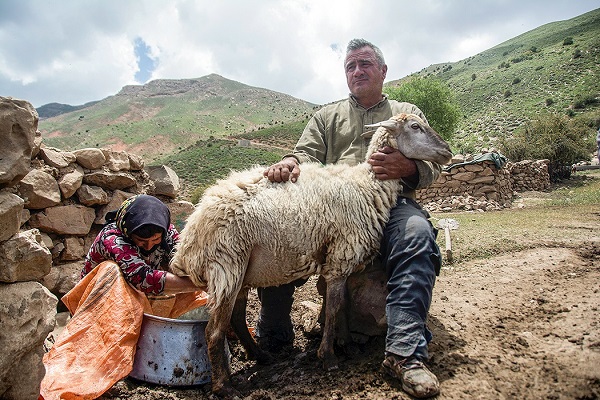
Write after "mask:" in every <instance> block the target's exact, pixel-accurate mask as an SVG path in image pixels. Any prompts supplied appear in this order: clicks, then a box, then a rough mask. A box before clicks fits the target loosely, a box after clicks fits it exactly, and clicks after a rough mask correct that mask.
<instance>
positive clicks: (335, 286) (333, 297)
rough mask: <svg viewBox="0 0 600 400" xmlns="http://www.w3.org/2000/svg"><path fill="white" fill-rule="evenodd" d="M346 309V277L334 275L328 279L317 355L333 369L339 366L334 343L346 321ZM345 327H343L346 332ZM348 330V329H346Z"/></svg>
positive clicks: (329, 369) (327, 366)
mask: <svg viewBox="0 0 600 400" xmlns="http://www.w3.org/2000/svg"><path fill="white" fill-rule="evenodd" d="M345 310H346V277H345V276H340V277H334V278H332V279H329V280H327V289H326V292H325V326H324V327H323V338H322V339H321V345H320V346H319V350H318V351H317V356H318V357H319V358H320V359H321V360H322V361H323V368H324V369H325V370H327V371H331V370H334V369H337V368H338V360H337V357H336V356H335V351H334V344H335V340H336V331H337V330H338V329H337V328H338V327H339V326H340V323H341V324H342V325H343V324H344V323H345V322H346V321H345V318H344V315H343V313H345ZM344 330H345V329H341V332H340V333H342V334H344V332H343V331H344ZM346 331H347V330H346Z"/></svg>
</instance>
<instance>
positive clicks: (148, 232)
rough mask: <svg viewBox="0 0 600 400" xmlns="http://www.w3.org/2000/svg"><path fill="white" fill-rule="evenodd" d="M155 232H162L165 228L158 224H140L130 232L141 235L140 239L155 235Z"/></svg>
mask: <svg viewBox="0 0 600 400" xmlns="http://www.w3.org/2000/svg"><path fill="white" fill-rule="evenodd" d="M157 233H160V234H164V233H165V230H164V229H163V228H161V227H160V226H158V225H151V224H147V225H142V226H140V227H139V228H137V229H136V230H135V231H133V232H131V234H132V235H135V236H138V237H141V238H142V239H148V238H149V237H152V236H154V235H156V234H157Z"/></svg>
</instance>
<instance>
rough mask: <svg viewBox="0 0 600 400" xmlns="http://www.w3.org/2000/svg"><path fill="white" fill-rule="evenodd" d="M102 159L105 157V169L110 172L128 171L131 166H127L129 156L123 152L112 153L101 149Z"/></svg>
mask: <svg viewBox="0 0 600 400" xmlns="http://www.w3.org/2000/svg"><path fill="white" fill-rule="evenodd" d="M102 152H103V153H104V157H106V164H105V165H106V167H108V169H109V170H110V171H113V172H118V171H129V170H130V169H131V165H130V164H129V155H127V153H126V152H123V151H112V150H107V149H103V150H102Z"/></svg>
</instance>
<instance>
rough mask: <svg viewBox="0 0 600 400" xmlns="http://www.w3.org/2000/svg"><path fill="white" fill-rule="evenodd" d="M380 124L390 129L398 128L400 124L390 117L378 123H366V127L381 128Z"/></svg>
mask: <svg viewBox="0 0 600 400" xmlns="http://www.w3.org/2000/svg"><path fill="white" fill-rule="evenodd" d="M380 126H383V127H384V128H388V129H396V127H397V126H398V121H396V120H394V119H388V120H387V121H381V122H378V123H376V124H371V125H365V128H379V127H380Z"/></svg>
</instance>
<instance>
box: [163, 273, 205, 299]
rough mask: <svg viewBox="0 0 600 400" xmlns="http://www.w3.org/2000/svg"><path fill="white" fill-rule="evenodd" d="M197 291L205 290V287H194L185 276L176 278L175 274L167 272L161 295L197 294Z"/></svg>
mask: <svg viewBox="0 0 600 400" xmlns="http://www.w3.org/2000/svg"><path fill="white" fill-rule="evenodd" d="M199 290H206V286H202V287H199V286H196V285H194V283H193V282H192V280H191V279H190V278H188V277H187V276H185V277H183V276H177V275H175V274H172V273H170V272H167V277H166V279H165V288H164V290H163V294H175V293H185V292H197V291H199Z"/></svg>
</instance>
